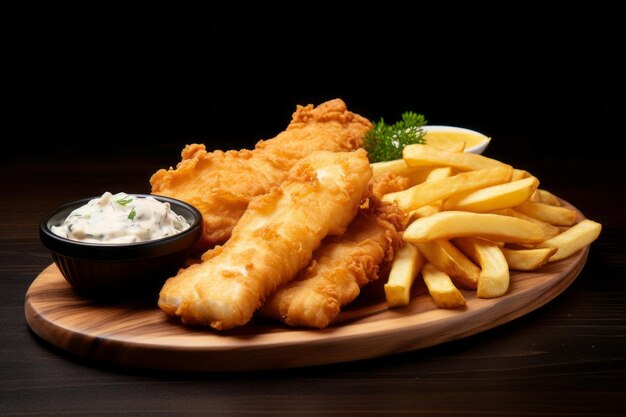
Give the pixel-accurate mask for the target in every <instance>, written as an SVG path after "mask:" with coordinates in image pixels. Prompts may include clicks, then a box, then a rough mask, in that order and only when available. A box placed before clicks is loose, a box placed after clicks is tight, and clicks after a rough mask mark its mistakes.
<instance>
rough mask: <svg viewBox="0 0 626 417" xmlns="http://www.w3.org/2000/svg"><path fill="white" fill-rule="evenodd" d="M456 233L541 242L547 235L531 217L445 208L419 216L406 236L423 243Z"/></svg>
mask: <svg viewBox="0 0 626 417" xmlns="http://www.w3.org/2000/svg"><path fill="white" fill-rule="evenodd" d="M455 237H481V238H484V239H489V240H493V241H496V242H512V243H540V242H543V240H544V239H545V234H544V232H543V230H542V229H541V227H539V226H537V225H536V224H534V223H531V222H529V221H527V220H522V219H518V218H515V217H509V216H502V215H499V214H486V213H471V212H466V211H442V212H440V213H435V214H433V215H432V216H428V217H423V218H421V219H417V220H415V221H414V222H413V223H411V224H410V225H409V227H407V229H406V231H405V232H404V235H403V239H404V240H406V241H408V242H413V243H420V242H428V241H430V240H437V239H452V238H455Z"/></svg>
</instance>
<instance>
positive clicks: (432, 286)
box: [422, 263, 465, 308]
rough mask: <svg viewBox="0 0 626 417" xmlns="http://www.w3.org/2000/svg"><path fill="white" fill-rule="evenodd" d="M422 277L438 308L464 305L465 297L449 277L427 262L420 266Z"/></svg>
mask: <svg viewBox="0 0 626 417" xmlns="http://www.w3.org/2000/svg"><path fill="white" fill-rule="evenodd" d="M422 277H423V278H424V283H425V284H426V287H427V288H428V292H429V293H430V296H431V297H432V298H433V300H434V301H435V304H436V305H437V307H439V308H457V307H463V306H464V305H465V297H463V294H461V292H460V291H459V290H458V289H457V288H456V287H455V286H454V284H453V283H452V280H451V279H450V277H449V276H448V275H447V274H446V273H445V272H442V271H439V270H438V269H437V268H436V267H435V266H433V265H432V264H430V263H427V264H426V265H424V267H423V268H422Z"/></svg>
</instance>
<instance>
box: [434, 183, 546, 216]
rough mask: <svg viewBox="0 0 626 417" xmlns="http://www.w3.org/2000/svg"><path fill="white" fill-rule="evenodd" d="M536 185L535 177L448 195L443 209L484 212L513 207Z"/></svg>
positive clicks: (535, 187) (528, 195) (521, 201)
mask: <svg viewBox="0 0 626 417" xmlns="http://www.w3.org/2000/svg"><path fill="white" fill-rule="evenodd" d="M538 186H539V181H538V180H537V178H535V177H528V178H524V179H521V180H517V181H512V182H508V183H505V184H499V185H493V186H491V187H486V188H482V189H480V190H476V191H472V192H470V193H467V194H461V195H456V196H453V197H450V198H449V199H447V200H446V201H444V203H443V209H444V210H465V211H474V212H479V213H484V212H487V211H493V210H499V209H503V208H509V207H514V206H518V205H520V204H522V203H523V202H525V201H527V200H528V199H529V198H530V196H531V194H532V193H533V192H534V191H535V190H536V189H537V187H538Z"/></svg>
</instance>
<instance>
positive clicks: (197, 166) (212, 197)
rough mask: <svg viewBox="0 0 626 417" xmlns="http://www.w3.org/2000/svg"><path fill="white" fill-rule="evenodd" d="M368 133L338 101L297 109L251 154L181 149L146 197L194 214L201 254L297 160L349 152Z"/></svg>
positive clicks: (228, 231) (363, 123)
mask: <svg viewBox="0 0 626 417" xmlns="http://www.w3.org/2000/svg"><path fill="white" fill-rule="evenodd" d="M371 128H372V124H371V123H370V122H369V121H368V120H367V119H366V118H364V117H361V116H359V115H357V114H354V113H351V112H349V111H348V110H347V108H346V105H345V103H344V102H343V101H341V100H340V99H335V100H331V101H327V102H325V103H322V104H320V105H319V106H318V107H317V108H314V107H313V105H312V104H309V105H308V106H305V107H303V106H297V109H296V111H295V113H294V114H293V118H292V121H291V123H290V124H289V126H288V127H287V130H285V131H284V132H282V133H280V134H279V135H278V136H276V137H275V138H273V139H270V140H267V141H260V142H259V143H257V144H256V147H255V149H254V150H241V151H227V152H223V151H219V150H218V151H214V152H206V148H205V146H204V145H201V144H191V145H187V146H186V147H185V149H184V150H183V151H182V161H181V162H180V163H179V164H178V165H177V167H176V169H172V168H170V169H169V170H165V169H161V170H159V171H158V172H156V173H155V174H154V175H153V176H152V178H151V179H150V184H151V185H152V194H157V195H163V196H168V197H174V198H177V199H179V200H183V201H186V202H187V203H189V204H191V205H193V206H195V207H196V208H197V209H198V210H200V212H201V213H202V216H203V219H204V232H203V236H202V238H201V239H200V241H199V242H198V244H197V245H196V251H197V252H199V253H201V252H203V251H205V250H206V249H209V248H211V247H213V246H214V245H216V244H222V243H224V242H225V241H226V240H227V239H228V238H229V237H230V234H231V231H232V229H233V227H234V226H235V224H237V221H239V219H240V218H241V216H242V215H243V212H244V211H245V210H246V208H247V207H248V203H249V202H250V199H251V198H252V197H254V196H258V195H262V194H265V193H267V192H268V191H269V189H270V188H271V187H272V186H274V185H277V184H280V182H281V181H282V180H284V179H285V178H286V176H287V172H288V171H289V169H291V167H292V166H293V165H294V164H295V163H296V162H297V161H298V160H300V159H301V158H303V157H305V156H306V155H308V154H310V153H311V152H314V151H317V150H326V151H333V152H339V151H351V150H355V149H357V148H359V147H361V146H362V144H363V136H364V135H365V133H366V132H367V131H368V130H370V129H371Z"/></svg>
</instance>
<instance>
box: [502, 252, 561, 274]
mask: <svg viewBox="0 0 626 417" xmlns="http://www.w3.org/2000/svg"><path fill="white" fill-rule="evenodd" d="M556 252H557V249H556V248H535V249H511V248H502V253H503V254H504V258H505V259H506V263H507V264H508V265H509V269H514V270H516V271H533V270H535V269H537V268H541V267H542V266H544V265H545V264H546V263H548V261H549V260H550V257H551V256H552V255H554V254H555V253H556Z"/></svg>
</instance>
